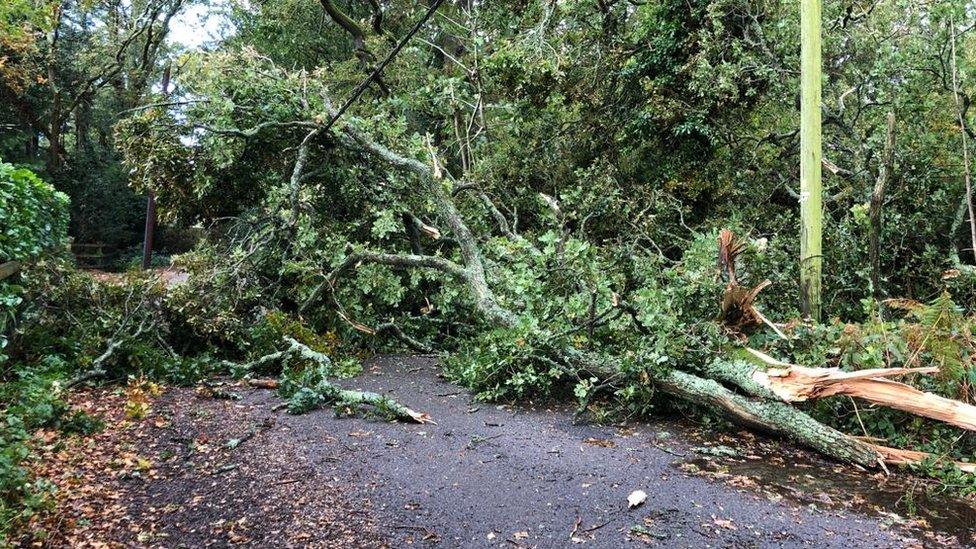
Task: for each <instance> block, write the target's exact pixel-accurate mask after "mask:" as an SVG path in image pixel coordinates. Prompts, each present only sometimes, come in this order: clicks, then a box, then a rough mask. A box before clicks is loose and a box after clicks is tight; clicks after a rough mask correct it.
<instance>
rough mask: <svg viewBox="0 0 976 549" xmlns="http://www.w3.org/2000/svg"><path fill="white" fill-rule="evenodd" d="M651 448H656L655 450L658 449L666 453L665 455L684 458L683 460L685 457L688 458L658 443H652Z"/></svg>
mask: <svg viewBox="0 0 976 549" xmlns="http://www.w3.org/2000/svg"><path fill="white" fill-rule="evenodd" d="M651 446H654V447H655V448H657V449H658V450H660V451H662V452H664V453H665V454H671V455H672V456H677V457H682V458H683V457H685V456H687V454H682V453H679V452H675V451H674V450H669V449H667V448H665V447H664V446H661V445H660V444H658V443H656V442H652V443H651Z"/></svg>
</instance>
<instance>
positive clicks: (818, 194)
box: [800, 0, 823, 320]
mask: <svg viewBox="0 0 976 549" xmlns="http://www.w3.org/2000/svg"><path fill="white" fill-rule="evenodd" d="M820 11H821V0H801V2H800V87H801V89H800V304H801V307H802V310H803V314H804V315H805V316H807V317H809V318H812V319H814V320H819V319H820V274H821V270H822V265H823V256H822V251H821V233H822V225H821V218H822V215H823V198H822V194H823V187H822V182H821V172H820V170H821V167H820V159H821V135H820V88H821V82H820V72H821V58H820Z"/></svg>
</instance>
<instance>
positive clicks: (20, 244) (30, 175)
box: [0, 161, 68, 262]
mask: <svg viewBox="0 0 976 549" xmlns="http://www.w3.org/2000/svg"><path fill="white" fill-rule="evenodd" d="M0 219H3V222H4V223H3V231H0V262H3V261H10V260H25V259H30V258H33V257H36V256H37V255H39V254H40V253H41V252H42V251H44V250H46V249H48V248H53V247H55V246H59V245H64V243H65V240H66V237H67V228H68V197H67V196H66V195H65V194H64V193H60V192H58V191H56V190H54V187H52V186H51V185H49V184H47V183H45V182H44V181H42V180H41V178H39V177H37V175H35V174H34V172H32V171H30V170H28V169H26V168H16V167H14V166H13V165H11V164H8V163H6V162H2V161H0Z"/></svg>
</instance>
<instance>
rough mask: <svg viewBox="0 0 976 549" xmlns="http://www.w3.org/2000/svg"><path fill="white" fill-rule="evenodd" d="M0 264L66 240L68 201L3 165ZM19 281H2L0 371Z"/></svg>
mask: <svg viewBox="0 0 976 549" xmlns="http://www.w3.org/2000/svg"><path fill="white" fill-rule="evenodd" d="M0 220H3V226H2V227H0V264H2V263H5V262H7V261H14V260H16V261H27V260H31V259H34V258H35V257H37V256H38V255H40V254H41V252H43V251H45V250H49V249H52V248H56V247H58V246H63V245H64V243H65V242H66V240H67V224H68V197H67V196H65V195H64V194H63V193H60V192H58V191H56V190H54V188H53V187H52V186H50V185H48V184H47V183H45V182H44V181H42V180H41V179H40V178H39V177H37V175H35V174H34V173H33V172H32V171H30V170H28V169H25V168H15V167H14V166H13V165H11V164H8V163H5V162H3V161H0ZM15 280H17V278H16V277H10V278H6V279H3V280H0V367H2V366H3V364H4V362H5V361H6V360H7V354H6V353H7V351H6V347H7V345H8V331H9V328H8V327H9V326H11V325H12V324H13V323H14V321H15V320H16V315H17V310H18V306H19V305H20V303H21V301H22V293H23V288H22V287H21V286H20V285H18V284H16V283H15V282H14V281H15Z"/></svg>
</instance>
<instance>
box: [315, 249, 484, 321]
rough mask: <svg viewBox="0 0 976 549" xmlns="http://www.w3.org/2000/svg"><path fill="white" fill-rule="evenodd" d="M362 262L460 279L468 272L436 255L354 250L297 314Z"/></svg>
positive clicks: (466, 276)
mask: <svg viewBox="0 0 976 549" xmlns="http://www.w3.org/2000/svg"><path fill="white" fill-rule="evenodd" d="M364 263H374V264H379V265H388V266H390V267H394V268H400V269H417V268H419V269H431V270H435V271H441V272H444V273H447V274H450V275H453V276H457V277H459V278H461V279H464V280H467V279H468V276H469V274H468V272H467V271H466V270H465V269H464V267H461V266H460V265H458V264H457V263H455V262H453V261H451V260H449V259H445V258H443V257H436V256H432V255H412V254H387V253H379V252H356V253H352V254H349V255H348V256H346V258H345V259H344V260H343V261H342V263H340V264H339V265H338V266H336V268H334V269H332V272H330V273H329V274H328V275H326V277H325V280H323V281H322V282H321V283H320V284H319V285H318V286H316V287H315V289H314V290H313V291H312V293H311V295H309V296H308V299H306V300H305V302H304V303H302V306H301V307H300V308H299V310H298V312H299V314H305V312H306V311H307V310H308V309H309V308H310V307H311V306H312V305H314V304H315V303H316V302H317V301H318V300H319V298H320V297H321V296H322V293H323V292H325V290H326V289H329V288H332V287H334V286H335V282H336V280H338V278H339V277H340V276H342V275H343V274H345V273H346V272H348V271H350V270H352V269H356V268H358V267H359V266H360V265H362V264H364Z"/></svg>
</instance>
